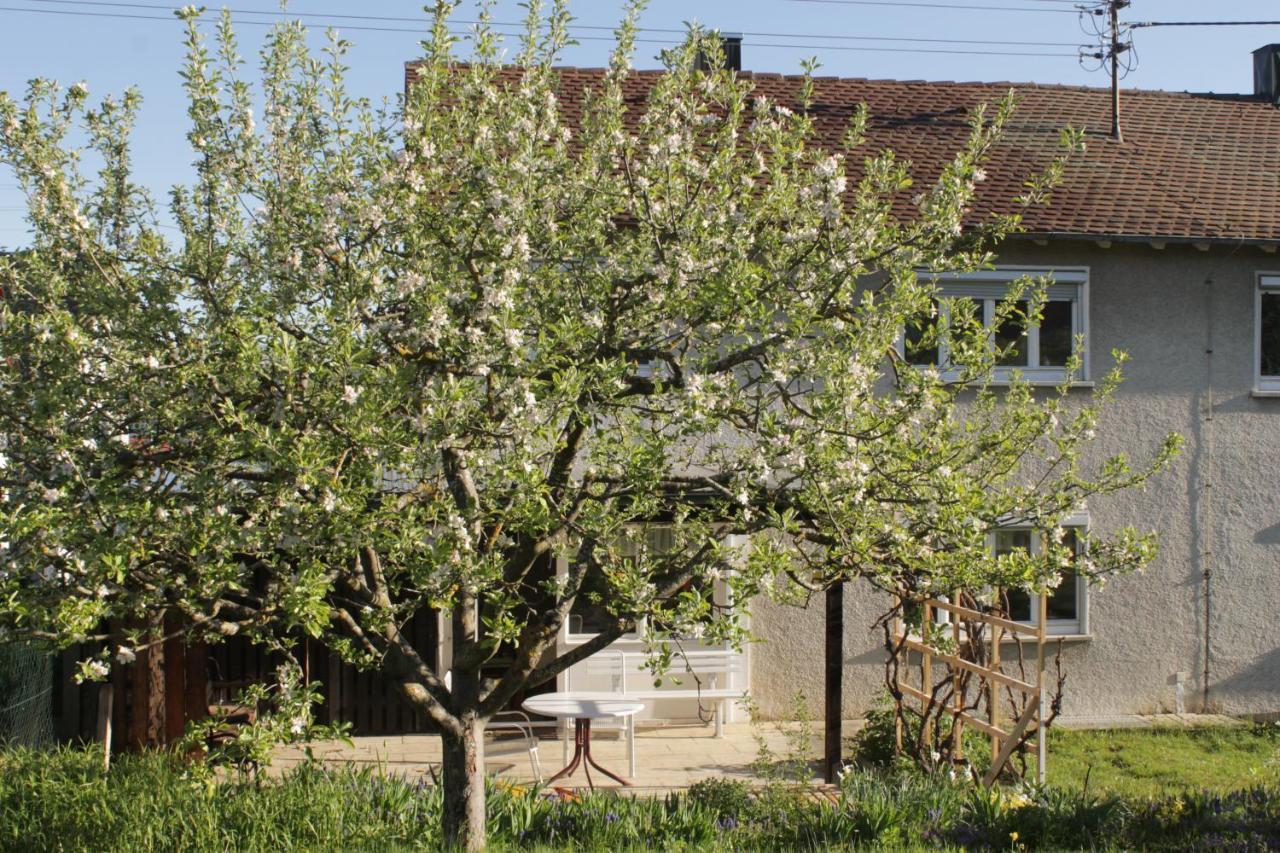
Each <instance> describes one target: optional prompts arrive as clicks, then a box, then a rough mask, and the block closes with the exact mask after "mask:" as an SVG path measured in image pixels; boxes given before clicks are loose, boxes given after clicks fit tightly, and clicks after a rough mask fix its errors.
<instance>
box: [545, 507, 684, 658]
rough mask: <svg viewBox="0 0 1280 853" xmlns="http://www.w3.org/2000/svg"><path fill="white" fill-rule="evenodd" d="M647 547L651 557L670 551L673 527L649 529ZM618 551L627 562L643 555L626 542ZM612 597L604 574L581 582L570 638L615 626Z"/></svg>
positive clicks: (635, 545) (630, 541) (636, 546)
mask: <svg viewBox="0 0 1280 853" xmlns="http://www.w3.org/2000/svg"><path fill="white" fill-rule="evenodd" d="M644 538H645V545H646V546H647V548H648V550H649V552H650V553H652V554H662V553H666V552H667V551H670V550H671V548H672V545H673V543H674V539H675V537H674V534H673V533H672V531H671V528H670V527H657V526H655V527H650V528H648V529H647V530H646V531H645V533H644ZM618 550H619V551H621V553H622V558H623V559H624V560H625V559H627V558H629V557H635V556H637V555H638V554H639V553H640V546H639V543H638V542H636V541H635V539H633V538H630V537H628V538H626V539H624V540H623V541H622V542H621V543H619V549H618ZM609 595H610V586H609V580H608V578H606V577H605V576H604V573H603V572H600V571H590V572H587V574H586V577H584V578H583V579H582V588H581V589H580V590H579V591H578V597H577V598H575V599H574V601H573V607H572V608H571V609H570V611H569V633H570V634H598V633H600V632H601V631H603V630H604V629H605V628H608V627H609V626H610V625H612V624H613V622H614V616H613V614H611V613H610V612H609V608H608V606H607V604H608V601H609Z"/></svg>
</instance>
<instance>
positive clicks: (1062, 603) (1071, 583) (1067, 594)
mask: <svg viewBox="0 0 1280 853" xmlns="http://www.w3.org/2000/svg"><path fill="white" fill-rule="evenodd" d="M1079 582H1080V579H1079V577H1077V576H1076V573H1075V572H1064V573H1063V575H1062V583H1060V584H1058V588H1057V589H1054V590H1050V591H1049V601H1048V602H1047V604H1046V606H1045V609H1046V611H1047V612H1048V615H1049V619H1050V620H1053V619H1069V620H1071V621H1075V620H1076V619H1079V618H1080V612H1079V608H1078V607H1077V606H1076V584H1078V583H1079Z"/></svg>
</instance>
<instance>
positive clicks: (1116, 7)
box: [1107, 0, 1129, 142]
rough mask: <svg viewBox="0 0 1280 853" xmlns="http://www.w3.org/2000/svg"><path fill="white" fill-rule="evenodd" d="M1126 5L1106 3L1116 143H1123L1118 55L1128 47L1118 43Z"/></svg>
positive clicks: (1123, 2)
mask: <svg viewBox="0 0 1280 853" xmlns="http://www.w3.org/2000/svg"><path fill="white" fill-rule="evenodd" d="M1128 5H1129V0H1108V3H1107V14H1108V15H1109V17H1110V19H1111V20H1110V24H1111V27H1110V32H1111V49H1110V50H1109V51H1107V53H1108V54H1109V58H1110V59H1111V137H1112V138H1113V139H1115V140H1116V141H1117V142H1124V133H1123V132H1122V131H1121V130H1120V54H1121V53H1124V52H1125V51H1126V50H1128V49H1129V45H1127V44H1121V42H1120V10H1121V9H1123V8H1124V7H1126V6H1128Z"/></svg>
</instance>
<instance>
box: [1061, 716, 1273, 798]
mask: <svg viewBox="0 0 1280 853" xmlns="http://www.w3.org/2000/svg"><path fill="white" fill-rule="evenodd" d="M1048 770H1049V783H1050V784H1052V785H1055V786H1058V787H1064V788H1081V787H1083V786H1084V784H1085V779H1086V778H1087V779H1088V783H1089V790H1090V791H1098V792H1109V793H1115V794H1120V795H1123V796H1130V797H1158V796H1165V795H1171V794H1178V793H1182V792H1184V791H1186V790H1189V789H1198V790H1203V791H1210V792H1213V793H1219V794H1221V793H1226V792H1229V791H1235V790H1239V789H1240V788H1245V787H1249V786H1253V785H1258V784H1263V783H1270V784H1275V783H1277V782H1280V726H1278V725H1275V724H1271V725H1257V726H1240V727H1238V728H1221V727H1214V728H1200V729H1182V728H1156V729H1113V730H1106V731H1064V730H1051V732H1050V735H1049V768H1048Z"/></svg>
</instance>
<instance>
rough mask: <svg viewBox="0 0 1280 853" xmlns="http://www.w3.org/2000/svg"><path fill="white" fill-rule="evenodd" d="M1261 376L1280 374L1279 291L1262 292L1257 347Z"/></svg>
mask: <svg viewBox="0 0 1280 853" xmlns="http://www.w3.org/2000/svg"><path fill="white" fill-rule="evenodd" d="M1258 351H1259V354H1260V356H1261V359H1262V363H1261V364H1260V365H1259V367H1260V368H1261V369H1260V371H1259V372H1260V373H1261V374H1262V375H1263V376H1280V291H1265V290H1264V291H1263V292H1262V340H1261V346H1260V347H1259V350H1258Z"/></svg>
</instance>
